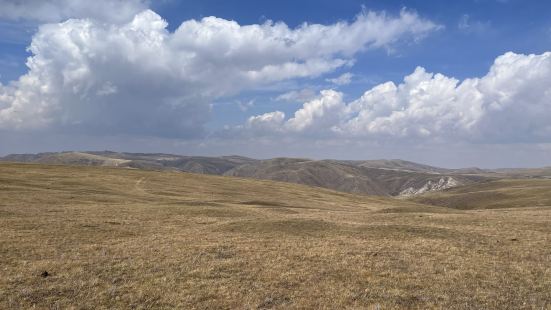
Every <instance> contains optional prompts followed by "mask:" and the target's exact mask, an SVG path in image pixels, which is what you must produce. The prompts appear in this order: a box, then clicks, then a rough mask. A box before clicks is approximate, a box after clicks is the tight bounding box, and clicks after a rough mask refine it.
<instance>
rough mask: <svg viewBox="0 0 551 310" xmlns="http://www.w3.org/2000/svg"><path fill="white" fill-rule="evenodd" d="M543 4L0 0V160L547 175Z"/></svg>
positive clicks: (548, 101)
mask: <svg viewBox="0 0 551 310" xmlns="http://www.w3.org/2000/svg"><path fill="white" fill-rule="evenodd" d="M548 12H551V2H549V1H536V0H533V1H532V0H465V1H437V0H434V1H428V0H424V1H405V0H402V1H392V0H390V1H356V0H340V1H329V0H316V1H314V0H303V1H296V0H295V1H287V0H281V1H252V0H243V1H211V0H203V1H176V0H158V1H153V0H152V1H147V0H128V1H118V0H95V1H84V0H72V1H70V0H27V1H20V0H0V155H6V154H9V153H30V152H32V153H34V152H47V151H66V150H81V151H85V150H113V151H129V152H165V153H176V154H185V155H206V156H218V155H230V154H231V155H243V156H249V157H254V158H272V157H281V156H286V157H307V158H314V159H323V158H334V159H380V158H387V159H393V158H400V159H405V160H411V161H416V162H420V163H426V164H431V165H436V166H441V167H472V166H478V167H486V168H496V167H538V166H551V18H549V14H548Z"/></svg>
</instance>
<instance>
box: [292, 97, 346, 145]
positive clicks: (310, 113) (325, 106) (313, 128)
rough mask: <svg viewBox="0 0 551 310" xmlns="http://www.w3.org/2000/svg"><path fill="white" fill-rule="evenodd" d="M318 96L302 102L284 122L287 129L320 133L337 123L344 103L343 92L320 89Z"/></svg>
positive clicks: (341, 114)
mask: <svg viewBox="0 0 551 310" xmlns="http://www.w3.org/2000/svg"><path fill="white" fill-rule="evenodd" d="M320 95H321V96H320V98H318V99H314V100H312V101H309V102H307V103H305V104H304V106H303V107H302V109H300V110H298V111H296V112H295V115H294V117H293V118H291V119H289V120H288V121H287V122H286V123H285V127H286V129H287V130H289V131H296V132H313V133H317V134H319V133H321V132H323V131H325V130H331V129H333V128H332V127H333V126H336V125H339V123H340V121H341V118H342V116H343V111H344V108H345V104H344V101H343V94H342V93H339V92H336V91H334V90H322V91H321V92H320Z"/></svg>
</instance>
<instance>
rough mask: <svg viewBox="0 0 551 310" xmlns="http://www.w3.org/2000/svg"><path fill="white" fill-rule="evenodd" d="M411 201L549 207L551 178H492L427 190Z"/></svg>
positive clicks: (469, 206) (487, 206)
mask: <svg viewBox="0 0 551 310" xmlns="http://www.w3.org/2000/svg"><path fill="white" fill-rule="evenodd" d="M412 201H416V202H420V203H425V204H430V205H435V206H442V207H447V208H454V209H493V208H522V207H551V180H548V179H502V180H495V181H491V182H483V183H477V184H470V185H466V186H461V187H457V188H451V189H447V190H445V191H441V192H438V193H436V192H434V193H428V194H425V195H421V196H418V197H414V198H413V199H412Z"/></svg>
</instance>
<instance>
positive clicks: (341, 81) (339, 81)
mask: <svg viewBox="0 0 551 310" xmlns="http://www.w3.org/2000/svg"><path fill="white" fill-rule="evenodd" d="M352 77H354V75H353V74H352V73H350V72H347V73H343V74H341V75H340V76H338V77H336V78H332V79H326V81H327V82H330V83H333V84H335V85H338V86H342V85H348V84H350V83H351V82H352Z"/></svg>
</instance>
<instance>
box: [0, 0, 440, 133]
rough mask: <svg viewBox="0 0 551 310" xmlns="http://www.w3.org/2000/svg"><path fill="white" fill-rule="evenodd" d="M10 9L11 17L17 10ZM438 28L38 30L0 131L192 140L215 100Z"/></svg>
mask: <svg viewBox="0 0 551 310" xmlns="http://www.w3.org/2000/svg"><path fill="white" fill-rule="evenodd" d="M54 2H55V1H54ZM54 2H51V1H50V2H46V4H47V3H54ZM100 2H101V1H100ZM9 3H11V5H8V6H6V7H7V8H8V9H9V10H11V11H14V12H15V11H17V10H16V9H17V8H16V7H17V3H19V2H13V3H12V2H9ZM40 3H42V2H40ZM55 3H57V2H55ZM71 3H73V2H71ZM75 3H80V2H75ZM82 3H84V2H82ZM95 3H97V2H95ZM109 3H118V2H116V1H115V2H113V1H110V2H109ZM121 3H122V2H121ZM125 3H126V2H125ZM130 3H133V2H130ZM136 3H142V2H136ZM46 4H44V5H46ZM38 7H40V5H39V6H38ZM14 8H15V9H14ZM33 14H34V13H33ZM37 14H38V13H37ZM60 14H61V13H60ZM67 14H69V13H67ZM71 14H73V13H71ZM83 14H84V13H83ZM73 15H74V14H73ZM21 17H25V16H23V15H21ZM29 18H31V17H29ZM33 18H34V17H33ZM36 18H39V17H36ZM44 18H45V17H44ZM56 18H57V17H56ZM438 28H439V26H437V25H435V24H434V23H432V22H430V21H428V20H424V19H422V18H420V17H419V16H417V14H415V13H413V12H409V11H405V10H402V11H401V12H400V14H399V16H389V15H387V14H385V13H375V12H362V13H361V14H359V15H358V16H357V17H356V18H355V20H354V21H352V22H338V23H336V24H332V25H319V24H303V25H301V26H299V27H297V28H295V29H292V28H289V27H288V26H287V25H285V24H284V23H273V22H266V23H264V24H261V25H246V26H242V25H239V24H238V23H237V22H235V21H230V20H225V19H221V18H216V17H206V18H203V19H201V20H188V21H185V22H183V23H182V24H181V25H180V26H179V27H178V28H177V29H176V30H175V31H174V32H173V33H171V32H169V31H168V30H167V23H166V22H165V21H164V20H163V19H162V18H161V17H160V16H159V15H157V14H156V13H155V12H153V11H151V10H146V11H143V12H141V13H139V14H137V15H136V16H135V17H134V18H133V19H132V20H130V21H128V22H123V23H109V22H105V21H100V20H98V19H88V18H87V19H69V20H67V21H65V22H63V23H57V24H45V25H42V26H41V27H40V28H39V30H38V32H37V33H36V34H35V35H34V36H33V39H32V43H31V45H30V47H29V51H30V52H31V53H32V54H33V56H32V57H29V58H28V61H27V66H28V68H29V71H28V73H27V74H25V75H23V76H21V77H20V78H19V80H17V81H13V82H11V83H9V84H8V85H0V129H10V130H13V129H20V130H24V129H27V130H28V129H44V128H51V129H53V130H63V131H69V130H71V131H82V132H87V133H92V132H93V133H98V134H140V135H155V136H175V137H188V136H189V137H192V136H198V135H201V133H202V130H203V125H204V124H205V123H206V122H207V121H208V119H209V113H210V109H211V102H213V100H216V99H219V98H221V97H225V96H232V95H235V94H238V93H239V92H241V91H243V90H247V89H254V88H255V87H260V86H262V85H269V84H270V83H275V82H280V81H284V80H289V79H295V78H306V77H316V76H319V75H321V74H324V73H327V72H332V71H333V70H335V69H336V68H339V67H342V66H344V65H346V64H350V63H352V62H353V56H354V55H355V54H356V53H358V52H360V51H363V50H366V49H369V48H378V47H385V46H388V45H389V44H393V43H394V42H396V41H397V40H399V39H404V38H413V39H416V38H419V37H422V36H425V35H426V34H427V33H429V32H431V31H434V30H436V29H438ZM275 116H277V118H276V119H279V117H280V115H279V114H277V115H274V117H275Z"/></svg>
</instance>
